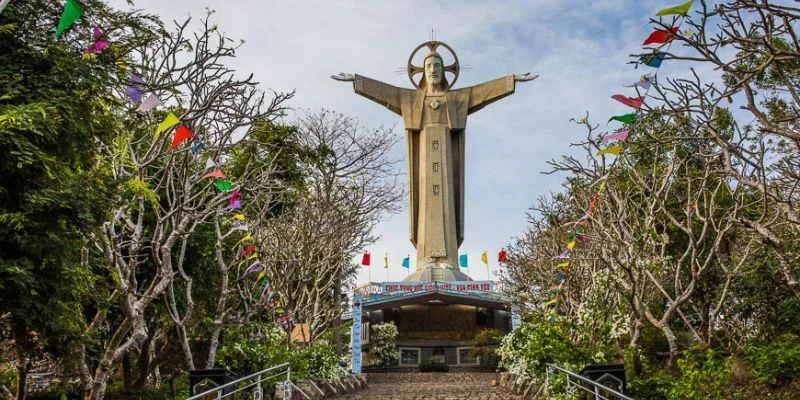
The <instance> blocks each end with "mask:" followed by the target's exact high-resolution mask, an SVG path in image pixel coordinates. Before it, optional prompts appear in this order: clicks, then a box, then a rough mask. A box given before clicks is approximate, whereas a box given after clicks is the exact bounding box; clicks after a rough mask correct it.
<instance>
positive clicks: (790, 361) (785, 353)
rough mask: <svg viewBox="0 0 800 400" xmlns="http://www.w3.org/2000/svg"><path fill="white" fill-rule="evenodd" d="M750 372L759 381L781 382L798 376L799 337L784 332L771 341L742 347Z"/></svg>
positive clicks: (799, 361) (775, 383)
mask: <svg viewBox="0 0 800 400" xmlns="http://www.w3.org/2000/svg"><path fill="white" fill-rule="evenodd" d="M742 353H743V357H744V359H745V360H746V361H747V363H748V364H749V367H750V369H749V370H750V374H751V375H752V376H753V377H754V378H755V380H756V381H757V382H759V383H766V384H770V385H777V384H783V383H787V382H789V381H791V380H792V379H794V378H797V377H800V337H798V336H797V335H794V334H785V335H782V336H780V337H778V338H777V339H775V341H773V342H769V343H760V344H750V345H748V346H745V347H744V349H742Z"/></svg>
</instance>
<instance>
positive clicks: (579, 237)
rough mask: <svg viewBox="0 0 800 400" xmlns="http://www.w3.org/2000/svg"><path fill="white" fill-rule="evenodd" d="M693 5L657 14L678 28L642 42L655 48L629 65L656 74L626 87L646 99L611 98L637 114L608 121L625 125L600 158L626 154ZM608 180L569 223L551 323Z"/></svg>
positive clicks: (551, 293) (607, 138) (557, 269)
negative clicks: (627, 143)
mask: <svg viewBox="0 0 800 400" xmlns="http://www.w3.org/2000/svg"><path fill="white" fill-rule="evenodd" d="M693 2H694V0H689V1H687V2H685V3H683V4H679V5H676V6H673V7H668V8H665V9H663V10H661V11H659V12H657V13H656V16H658V17H664V16H668V15H674V16H675V17H673V21H672V25H677V26H673V27H671V28H670V29H656V30H655V31H654V32H652V33H650V35H649V36H648V37H647V38H646V39H645V40H644V42H642V46H654V47H647V48H646V50H651V51H650V52H648V53H644V54H641V55H638V56H637V57H638V58H637V59H636V60H635V61H631V62H630V63H632V64H634V65H635V68H638V67H639V64H644V65H646V66H648V67H651V68H655V72H653V74H645V75H642V77H641V78H640V79H639V80H638V81H636V82H633V83H632V84H630V85H626V87H630V88H634V89H635V90H636V93H637V95H638V94H639V93H640V91H639V89H640V88H641V89H642V90H644V94H643V95H640V96H637V97H628V96H626V95H623V94H615V95H613V96H611V98H612V99H614V100H616V101H618V102H620V103H622V104H624V105H626V106H628V107H631V108H633V109H634V112H631V113H627V114H623V115H615V116H613V117H611V118H609V119H608V122H611V121H617V122H620V123H622V124H623V127H622V128H621V129H619V130H617V131H616V132H614V133H612V134H608V135H605V136H603V137H602V138H601V142H611V141H614V142H615V143H614V144H613V145H610V146H608V147H606V148H603V149H600V150H599V151H598V152H597V153H596V155H597V156H606V155H614V156H619V155H620V154H621V153H622V152H623V151H624V150H625V148H624V147H623V146H622V143H624V142H625V141H626V140H627V139H628V136H629V133H630V129H631V128H632V127H633V125H634V124H635V123H636V121H637V120H638V119H639V118H640V117H641V114H642V113H643V112H644V111H643V110H642V106H643V105H644V102H645V99H646V98H647V93H648V91H649V90H650V88H651V87H652V86H653V85H654V84H655V81H656V79H655V78H656V76H657V74H658V70H659V68H660V67H661V63H662V62H663V61H664V60H665V59H666V55H667V53H666V51H661V48H662V47H663V46H665V45H666V46H667V50H669V46H670V45H671V43H672V40H673V39H674V38H675V35H676V34H677V33H678V32H679V30H680V26H681V24H683V20H684V19H685V17H686V16H687V15H688V13H689V9H690V8H691V7H692V3H693ZM618 160H619V157H617V158H615V159H614V161H613V162H612V163H611V165H609V167H608V170H609V171H610V170H612V169H613V168H614V166H615V165H616V163H617V161H618ZM608 177H609V173H606V175H604V176H602V177H601V178H600V179H598V180H597V181H595V182H593V183H592V186H594V185H597V184H599V185H598V189H597V192H595V194H594V196H593V197H592V200H591V202H590V203H589V206H588V207H587V208H586V211H585V212H584V213H583V215H582V216H581V217H580V218H579V219H578V220H577V221H574V222H572V223H570V228H569V231H568V233H567V234H566V239H567V244H566V246H565V247H566V249H564V251H562V252H561V254H559V255H558V257H557V258H556V259H557V260H558V261H556V262H557V264H556V266H555V269H554V271H553V274H552V281H553V286H552V287H551V289H550V290H549V291H548V292H547V294H548V296H549V297H548V300H547V301H545V303H544V306H545V308H546V309H547V311H546V313H545V316H546V319H547V320H548V321H551V322H553V321H555V319H556V317H557V315H558V307H559V304H560V303H561V299H562V293H563V291H564V289H565V286H566V284H567V280H568V279H569V271H570V270H569V266H570V256H571V254H572V252H573V251H574V249H575V247H576V246H577V244H578V243H579V242H583V241H585V240H586V238H587V236H586V229H587V223H588V222H589V220H590V218H591V214H592V211H593V210H594V208H595V206H596V205H597V201H598V200H599V199H600V194H601V193H602V192H603V190H605V188H606V180H607V178H608Z"/></svg>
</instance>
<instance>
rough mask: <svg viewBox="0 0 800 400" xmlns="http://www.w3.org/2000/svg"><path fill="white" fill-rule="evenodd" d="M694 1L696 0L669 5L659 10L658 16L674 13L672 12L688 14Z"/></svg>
mask: <svg viewBox="0 0 800 400" xmlns="http://www.w3.org/2000/svg"><path fill="white" fill-rule="evenodd" d="M692 3H694V0H689V1H687V2H686V3H683V4H680V5H677V6H672V7H667V8H665V9H663V10H661V11H659V12H657V13H656V16H657V17H663V16H665V15H672V14H677V15H686V14H688V13H689V9H690V8H692Z"/></svg>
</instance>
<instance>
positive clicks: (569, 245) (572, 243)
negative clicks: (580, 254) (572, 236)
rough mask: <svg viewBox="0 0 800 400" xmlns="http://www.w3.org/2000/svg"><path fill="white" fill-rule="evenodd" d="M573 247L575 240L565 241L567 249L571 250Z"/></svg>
mask: <svg viewBox="0 0 800 400" xmlns="http://www.w3.org/2000/svg"><path fill="white" fill-rule="evenodd" d="M573 247H575V241H574V240H573V241H571V242H569V243H567V248H568V249H570V250H572V248H573Z"/></svg>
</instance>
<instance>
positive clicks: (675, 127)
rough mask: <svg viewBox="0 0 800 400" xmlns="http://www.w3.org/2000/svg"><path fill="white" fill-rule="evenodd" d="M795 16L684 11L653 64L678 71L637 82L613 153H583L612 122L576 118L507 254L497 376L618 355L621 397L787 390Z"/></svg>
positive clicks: (781, 10)
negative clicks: (571, 139) (636, 97)
mask: <svg viewBox="0 0 800 400" xmlns="http://www.w3.org/2000/svg"><path fill="white" fill-rule="evenodd" d="M798 20H800V9H797V8H796V7H791V6H784V5H775V4H767V3H757V2H750V1H729V2H721V4H719V5H718V6H715V7H714V8H708V9H697V10H696V11H695V12H693V13H690V15H689V16H688V17H687V18H686V20H685V21H684V28H691V29H688V30H687V31H682V32H679V34H678V35H677V37H676V38H675V40H674V42H673V43H672V45H671V47H670V51H671V53H670V54H671V55H670V57H669V59H668V62H670V63H674V65H681V66H685V67H686V69H687V71H689V72H690V74H686V75H684V77H680V78H661V77H656V78H654V79H652V83H653V87H652V88H651V89H650V90H649V91H648V92H647V99H646V104H647V106H646V107H645V108H644V109H643V110H642V111H641V112H640V113H639V114H638V117H637V118H636V120H635V121H634V122H633V123H631V124H628V125H627V126H624V127H621V128H620V129H621V130H627V131H629V138H628V140H627V141H625V142H624V143H621V144H622V145H623V146H624V152H623V153H622V154H621V155H620V157H618V158H617V159H616V160H612V159H611V158H609V157H606V156H597V155H596V153H597V152H598V151H599V150H600V149H603V148H605V147H608V146H609V145H611V144H617V143H608V142H606V141H604V140H603V139H602V137H603V136H605V135H607V134H610V133H613V132H611V131H604V130H601V129H600V128H599V127H600V124H597V123H596V122H595V120H594V119H593V118H590V117H589V116H588V115H586V116H584V117H581V118H577V119H575V122H576V123H577V124H578V125H579V126H581V127H583V128H585V129H586V138H585V140H582V141H581V142H580V143H578V144H577V145H576V146H577V147H579V148H580V149H582V150H583V152H584V154H585V155H584V156H564V157H563V158H562V159H560V160H553V161H551V162H550V164H551V166H552V169H553V172H564V173H567V174H568V175H567V177H566V180H565V182H564V187H565V188H566V191H565V192H564V193H559V194H555V195H552V196H546V197H542V198H541V199H539V201H538V203H537V204H536V205H535V206H534V207H532V209H531V212H530V214H529V215H530V218H529V220H530V225H529V228H528V229H527V231H526V232H524V234H523V235H522V236H521V237H520V238H518V239H516V240H515V241H514V242H513V243H512V244H511V246H510V248H509V251H508V255H509V256H508V259H509V268H508V270H507V271H506V274H505V281H506V282H505V283H506V288H507V290H508V294H509V295H510V296H511V297H512V299H513V300H514V301H515V302H516V307H518V309H520V310H521V311H523V313H524V315H525V318H526V320H525V323H524V324H523V326H522V328H520V329H518V330H517V331H515V332H514V333H513V334H512V335H509V336H508V337H506V338H505V339H504V342H503V346H502V348H501V350H500V353H501V355H502V356H503V363H504V364H505V365H506V366H507V368H509V369H511V370H513V371H516V372H518V373H521V374H523V375H529V376H532V377H534V378H535V379H538V380H542V381H543V380H544V379H545V374H546V372H545V371H546V368H545V365H546V364H547V363H555V364H558V365H561V366H562V367H563V366H566V367H569V368H571V369H573V370H580V369H581V368H582V367H583V366H584V365H586V364H589V363H624V364H625V365H626V368H627V373H628V375H629V376H628V383H629V389H630V392H631V394H632V395H633V396H634V397H635V398H637V399H706V398H709V399H721V398H747V397H751V396H753V395H754V394H756V393H758V395H756V396H755V397H759V398H762V397H764V395H770V396H774V397H773V398H793V397H796V393H797V392H798V390H800V375H798V369H797V368H796V365H797V364H796V363H797V352H798V350H800V340H798V334H800V313H798V310H799V309H800V291H798V279H797V277H798V273H800V269H798V257H799V256H800V254H799V253H798V252H797V248H798V245H800V242H798V235H797V233H798V232H799V231H798V229H800V225H799V224H798V223H800V220H798V219H797V212H798V197H797V194H796V188H797V186H798V184H800V176H798V175H797V173H796V171H797V166H798V164H797V156H798V154H800V147H799V146H800V141H798V138H800V100H799V99H800V96H799V95H800V92H799V91H798V88H799V87H800V86H798V82H800V69H798V68H797V66H798V65H800V64H798V63H800V46H799V45H798V42H797V41H796V39H795V38H796V37H797V36H796V34H797V32H796V27H797V22H798ZM652 22H653V25H655V28H658V29H667V28H669V27H670V24H671V23H672V22H673V21H672V20H671V19H655V20H653V21H652ZM688 31H691V32H692V33H687V32H688ZM665 62H667V61H665ZM707 66H713V67H715V68H716V70H717V71H719V74H714V73H709V72H708V71H707V70H706V71H705V72H700V71H699V69H700V68H702V67H707ZM695 68H697V69H698V71H695ZM640 90H641V89H640ZM642 92H643V91H642ZM641 94H643V93H641ZM613 127H615V126H614V125H612V128H613ZM590 204H591V206H589V205H590ZM587 206H589V207H588V208H587ZM587 211H588V213H587ZM580 221H583V222H581V223H580V224H578V222H580ZM578 236H580V239H583V240H578V241H577V242H576V243H574V244H575V248H574V250H573V251H572V252H570V254H569V258H568V259H564V258H559V255H560V254H561V252H562V251H563V250H564V248H565V245H566V244H567V242H568V241H570V240H576V237H578ZM565 261H568V266H566V267H564V265H563V264H562V266H561V267H559V268H556V267H555V266H556V264H559V263H563V262H565ZM556 274H563V275H562V276H561V277H563V278H565V279H561V277H558V276H557V275H556ZM562 281H563V283H561V282H562ZM554 299H555V300H554ZM551 300H552V301H551ZM548 301H551V303H550V304H545V303H546V302H548Z"/></svg>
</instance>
